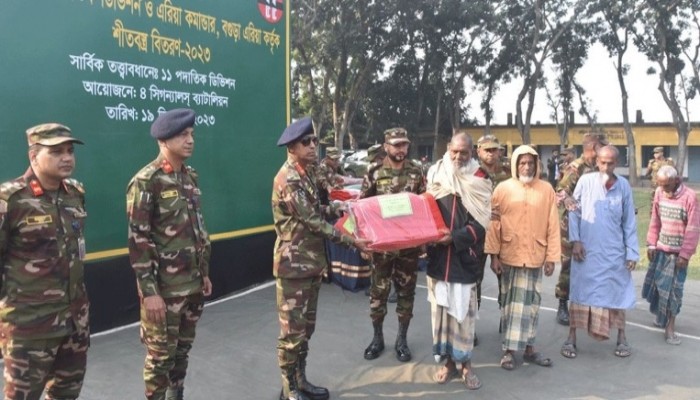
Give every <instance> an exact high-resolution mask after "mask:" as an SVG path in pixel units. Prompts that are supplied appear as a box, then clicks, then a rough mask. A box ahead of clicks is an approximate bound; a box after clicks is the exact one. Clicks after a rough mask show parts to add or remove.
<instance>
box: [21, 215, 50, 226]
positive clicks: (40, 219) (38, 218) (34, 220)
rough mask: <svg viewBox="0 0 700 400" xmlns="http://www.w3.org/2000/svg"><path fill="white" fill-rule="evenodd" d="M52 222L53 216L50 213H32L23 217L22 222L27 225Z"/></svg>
mask: <svg viewBox="0 0 700 400" xmlns="http://www.w3.org/2000/svg"><path fill="white" fill-rule="evenodd" d="M52 222H53V218H52V217H51V216H50V215H32V216H31V217H27V218H25V219H24V223H25V224H27V225H30V226H31V225H42V224H50V223H52Z"/></svg>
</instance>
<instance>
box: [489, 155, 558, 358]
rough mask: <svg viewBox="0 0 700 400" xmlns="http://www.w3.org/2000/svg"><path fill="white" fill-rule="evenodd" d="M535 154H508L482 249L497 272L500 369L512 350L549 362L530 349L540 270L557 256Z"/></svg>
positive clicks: (549, 268)
mask: <svg viewBox="0 0 700 400" xmlns="http://www.w3.org/2000/svg"><path fill="white" fill-rule="evenodd" d="M538 158H539V156H538V154H537V152H536V151H535V150H534V149H533V148H532V147H530V146H527V145H522V146H520V147H518V148H517V149H516V150H515V151H514V152H513V156H512V165H513V168H512V174H513V177H512V178H510V179H508V180H507V181H505V182H502V183H501V184H499V185H498V186H496V189H495V190H494V192H493V197H492V199H491V210H492V211H491V224H490V225H489V228H488V232H487V235H486V247H485V252H486V253H487V254H489V255H490V256H491V270H492V271H493V272H495V273H496V274H497V275H498V274H500V275H501V283H500V286H501V288H500V296H501V300H500V302H501V304H502V305H503V306H502V308H501V326H502V328H503V336H502V349H503V356H502V357H501V362H500V365H501V368H503V369H506V370H513V369H515V365H516V363H515V357H514V353H515V352H516V351H522V350H524V351H525V352H524V355H523V359H524V360H525V361H528V362H531V363H533V364H537V365H540V366H543V367H549V366H551V365H552V364H553V362H552V360H551V359H550V358H549V357H546V356H545V355H544V354H542V353H540V352H538V351H535V340H536V337H537V321H538V319H539V311H540V303H541V296H542V295H541V293H540V288H541V287H542V270H543V266H544V274H545V275H546V276H550V275H552V272H554V263H555V262H556V261H558V260H559V258H560V257H561V254H560V253H561V251H560V245H561V240H560V238H559V214H558V212H557V203H556V197H555V194H554V189H552V185H550V184H549V183H547V182H545V181H543V180H541V179H540V178H539V171H538V168H539V165H540V163H539V162H538Z"/></svg>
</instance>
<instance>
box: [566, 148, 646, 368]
mask: <svg viewBox="0 0 700 400" xmlns="http://www.w3.org/2000/svg"><path fill="white" fill-rule="evenodd" d="M618 155H619V153H618V150H617V148H615V146H605V147H602V148H600V150H598V154H597V157H596V165H597V166H598V171H599V172H598V173H589V174H586V175H583V176H582V177H581V178H580V179H579V181H578V184H577V185H576V189H575V190H574V201H575V202H576V207H577V209H576V210H575V211H573V212H570V213H569V241H570V242H571V243H572V244H573V250H572V252H571V254H572V256H573V259H572V263H571V290H570V294H569V300H570V302H571V305H570V308H569V337H568V338H567V339H566V341H565V342H564V345H563V346H562V349H561V354H562V355H563V356H564V357H567V358H575V357H576V351H577V349H576V329H577V328H582V329H586V330H587V331H588V334H589V336H591V337H593V338H594V339H596V340H606V339H608V338H609V337H610V331H611V330H612V329H617V346H616V347H615V353H614V354H615V355H616V356H618V357H628V356H629V355H630V354H632V350H631V348H630V346H629V344H628V343H627V337H626V336H625V310H626V309H631V308H634V306H635V300H636V296H635V292H634V282H633V281H632V273H631V271H632V270H634V268H635V266H636V264H637V261H639V244H638V240H637V220H636V218H635V212H634V211H635V207H634V200H633V198H632V188H631V187H630V184H629V182H627V180H626V179H625V178H623V177H621V176H618V175H615V172H614V171H615V167H616V166H617V158H618Z"/></svg>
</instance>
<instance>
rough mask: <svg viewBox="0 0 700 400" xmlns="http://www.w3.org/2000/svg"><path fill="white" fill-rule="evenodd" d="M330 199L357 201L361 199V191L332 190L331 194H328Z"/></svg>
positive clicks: (347, 189) (349, 189)
mask: <svg viewBox="0 0 700 400" xmlns="http://www.w3.org/2000/svg"><path fill="white" fill-rule="evenodd" d="M328 198H329V199H330V200H340V201H348V200H356V199H359V198H360V189H351V188H344V189H331V191H330V193H328Z"/></svg>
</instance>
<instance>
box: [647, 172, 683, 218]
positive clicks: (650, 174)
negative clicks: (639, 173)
mask: <svg viewBox="0 0 700 400" xmlns="http://www.w3.org/2000/svg"><path fill="white" fill-rule="evenodd" d="M664 165H670V166H672V167H675V166H676V163H674V162H673V160H671V159H670V158H664V159H663V160H657V159H655V158H652V159H651V160H649V164H647V173H646V176H648V177H650V178H651V203H650V204H653V202H654V193H656V174H657V173H658V172H659V168H661V167H663V166H664ZM649 213H651V207H649Z"/></svg>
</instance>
